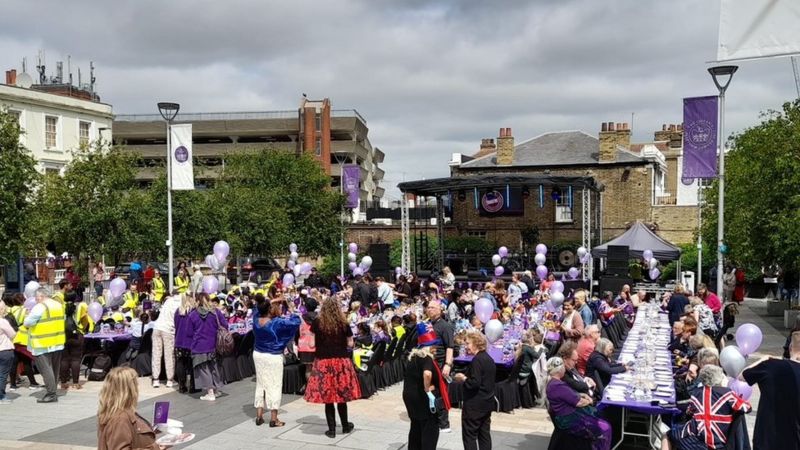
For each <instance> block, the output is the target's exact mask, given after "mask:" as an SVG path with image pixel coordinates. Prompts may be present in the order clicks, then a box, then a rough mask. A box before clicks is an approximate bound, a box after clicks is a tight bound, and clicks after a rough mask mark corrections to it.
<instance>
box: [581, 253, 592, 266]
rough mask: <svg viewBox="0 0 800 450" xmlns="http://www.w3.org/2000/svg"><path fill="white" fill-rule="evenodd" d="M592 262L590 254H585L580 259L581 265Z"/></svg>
mask: <svg viewBox="0 0 800 450" xmlns="http://www.w3.org/2000/svg"><path fill="white" fill-rule="evenodd" d="M591 261H592V254H591V253H587V254H585V255H583V256H582V257H581V263H582V264H589V263H590V262H591Z"/></svg>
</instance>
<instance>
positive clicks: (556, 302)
mask: <svg viewBox="0 0 800 450" xmlns="http://www.w3.org/2000/svg"><path fill="white" fill-rule="evenodd" d="M550 303H551V304H552V305H553V306H555V307H556V308H560V307H561V305H562V304H563V303H564V293H563V292H553V293H552V294H550Z"/></svg>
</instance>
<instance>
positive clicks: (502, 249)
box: [497, 246, 508, 258]
mask: <svg viewBox="0 0 800 450" xmlns="http://www.w3.org/2000/svg"><path fill="white" fill-rule="evenodd" d="M497 254H498V255H500V257H501V258H505V257H506V256H508V248H507V247H506V246H502V247H500V248H498V249H497Z"/></svg>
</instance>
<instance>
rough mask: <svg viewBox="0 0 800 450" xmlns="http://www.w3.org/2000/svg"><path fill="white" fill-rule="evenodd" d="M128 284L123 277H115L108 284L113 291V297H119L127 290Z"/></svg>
mask: <svg viewBox="0 0 800 450" xmlns="http://www.w3.org/2000/svg"><path fill="white" fill-rule="evenodd" d="M127 288H128V286H127V285H126V284H125V280H123V279H122V278H114V279H113V280H111V283H110V284H109V285H108V290H109V291H110V292H111V298H117V297H119V296H120V295H122V294H123V293H124V292H125V289H127Z"/></svg>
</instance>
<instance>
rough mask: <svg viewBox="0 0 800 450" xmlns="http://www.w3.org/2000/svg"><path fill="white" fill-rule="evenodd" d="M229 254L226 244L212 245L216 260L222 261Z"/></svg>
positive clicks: (229, 249) (220, 242)
mask: <svg viewBox="0 0 800 450" xmlns="http://www.w3.org/2000/svg"><path fill="white" fill-rule="evenodd" d="M230 252H231V247H230V245H228V243H227V242H225V241H217V242H216V243H215V244H214V256H216V257H217V259H218V260H220V261H222V260H223V259H225V258H227V257H228V254H229V253H230Z"/></svg>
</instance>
